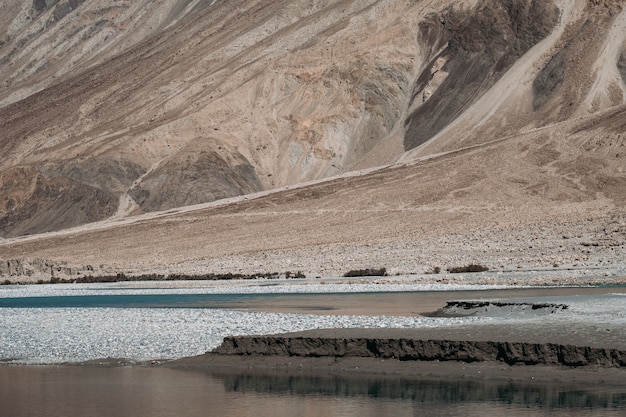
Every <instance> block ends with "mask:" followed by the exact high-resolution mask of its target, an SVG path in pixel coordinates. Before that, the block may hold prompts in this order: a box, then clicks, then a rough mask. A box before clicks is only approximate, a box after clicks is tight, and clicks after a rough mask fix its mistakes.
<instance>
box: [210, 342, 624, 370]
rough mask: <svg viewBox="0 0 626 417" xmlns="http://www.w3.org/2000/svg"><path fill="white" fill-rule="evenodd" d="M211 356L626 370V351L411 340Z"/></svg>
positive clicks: (288, 345) (242, 346)
mask: <svg viewBox="0 0 626 417" xmlns="http://www.w3.org/2000/svg"><path fill="white" fill-rule="evenodd" d="M211 353H213V354H220V355H239V356H278V357H336V358H345V357H355V358H380V359H397V360H400V361H458V362H468V363H469V362H485V361H494V362H503V363H506V364H509V365H520V364H523V365H550V366H568V367H582V366H600V367H626V351H624V350H621V349H607V348H598V347H590V346H575V345H567V344H558V343H525V342H500V341H475V340H420V339H411V338H394V339H389V338H320V337H303V336H294V337H292V336H289V335H277V336H243V337H238V336H231V337H226V338H224V341H223V343H222V344H221V345H220V346H218V347H217V348H216V349H214V350H213V351H212V352H211Z"/></svg>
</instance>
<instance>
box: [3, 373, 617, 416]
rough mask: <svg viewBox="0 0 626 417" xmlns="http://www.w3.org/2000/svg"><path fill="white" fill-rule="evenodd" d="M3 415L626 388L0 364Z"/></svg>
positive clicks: (557, 409) (264, 411) (432, 410)
mask: <svg viewBox="0 0 626 417" xmlns="http://www.w3.org/2000/svg"><path fill="white" fill-rule="evenodd" d="M0 404H2V413H1V415H2V416H5V417H13V416H16V417H17V416H50V417H56V416H58V417H61V416H63V417H74V416H77V417H78V416H81V417H82V416H92V417H99V416H119V417H124V416H133V417H141V416H151V417H160V416H275V417H280V416H359V417H368V416H394V417H396V416H448V417H454V416H480V417H490V416H498V417H500V416H503V415H508V416H547V415H550V416H570V415H576V416H623V415H625V414H626V388H625V389H622V390H620V389H618V390H615V389H613V390H610V391H603V390H601V389H596V390H590V391H583V390H580V389H567V388H563V387H560V388H559V387H556V386H532V385H527V386H524V385H512V384H505V385H496V384H485V383H473V382H470V381H460V382H432V381H430V382H428V381H410V380H401V379H397V380H394V379H343V378H331V377H326V378H322V377H319V378H317V377H316V378H313V377H304V376H286V375H272V376H267V375H266V376H262V375H254V374H248V375H242V374H233V373H221V374H220V373H219V372H217V371H204V370H176V369H163V368H142V367H123V368H106V367H90V366H69V367H67V366H65V367H64V366H60V367H28V366H3V367H0Z"/></svg>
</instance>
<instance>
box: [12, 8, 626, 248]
mask: <svg viewBox="0 0 626 417" xmlns="http://www.w3.org/2000/svg"><path fill="white" fill-rule="evenodd" d="M565 3H567V2H565ZM27 6H29V5H28V4H24V3H22V4H20V3H18V2H11V3H9V5H8V6H7V11H8V12H10V13H7V14H6V15H5V17H4V18H3V22H4V27H5V28H6V29H5V33H6V34H5V36H4V38H5V39H4V41H3V44H2V49H0V53H1V54H2V59H1V61H0V62H1V63H2V65H3V69H6V71H2V73H3V74H4V75H3V80H0V81H3V82H4V86H3V88H2V90H1V91H0V98H3V103H4V107H3V108H1V109H0V117H1V121H0V123H2V126H1V127H2V129H1V130H0V135H2V136H1V137H0V146H1V153H2V155H4V157H3V158H2V160H1V161H0V170H1V171H0V177H1V178H3V179H2V180H1V181H2V182H3V183H10V182H11V181H12V178H15V177H16V176H24V175H27V174H28V176H29V180H28V183H30V184H32V185H31V186H28V187H26V186H22V187H21V189H19V190H14V191H12V193H11V195H12V196H11V197H10V198H6V199H5V200H4V201H3V202H1V205H2V206H1V207H0V216H2V217H0V229H1V230H3V231H4V232H3V233H4V234H5V236H15V235H20V234H25V233H35V232H41V231H47V230H56V229H60V228H63V227H67V226H68V225H71V224H74V225H77V224H81V223H84V222H85V221H93V220H94V219H103V218H106V217H109V216H113V215H117V216H120V215H125V214H129V213H132V212H141V211H154V210H164V209H169V208H173V207H179V206H184V205H187V204H196V203H201V202H206V201H212V200H216V199H220V198H224V197H229V196H234V195H240V194H245V193H250V192H254V191H259V190H267V189H272V188H275V187H280V186H283V185H288V184H296V183H299V182H302V181H307V180H312V179H319V178H324V177H327V176H329V175H333V174H337V173H341V172H346V171H349V170H351V169H353V168H363V167H371V166H379V165H383V164H385V163H389V162H393V161H394V160H396V159H397V158H400V157H401V156H402V154H403V151H404V148H406V149H410V148H413V147H415V146H416V145H418V144H420V143H423V142H425V141H428V139H429V138H430V137H432V136H433V135H435V134H437V133H438V132H439V131H440V130H441V129H443V128H444V127H446V126H447V125H448V124H449V123H450V122H452V121H454V120H455V119H456V118H457V116H459V115H460V114H462V113H463V112H464V111H466V110H467V109H468V108H469V107H470V106H471V105H473V104H475V103H477V102H479V99H480V97H481V96H482V94H483V93H485V92H487V91H490V90H489V88H490V87H492V86H494V84H495V83H496V82H497V81H498V80H499V79H500V78H501V77H502V76H503V75H504V74H507V70H509V69H511V68H512V67H513V68H514V65H515V63H516V62H517V60H519V58H520V57H522V56H524V53H526V52H527V51H528V50H529V49H530V48H532V47H533V46H535V45H536V44H537V43H538V42H540V41H541V40H542V39H543V38H545V37H546V36H548V35H549V34H550V33H551V32H552V31H553V29H554V28H555V27H557V26H558V25H559V24H560V25H561V26H563V25H565V24H569V22H567V23H566V22H563V21H562V20H561V21H560V20H559V13H560V12H559V9H558V8H557V7H556V6H555V5H554V4H553V3H552V2H543V1H531V0H515V1H513V0H508V1H505V2H500V1H494V0H481V1H466V2H439V1H437V2H435V1H425V0H424V1H418V2H405V1H399V0H389V1H374V0H359V1H357V0H354V1H348V0H344V1H328V0H327V1H318V2H308V1H293V0H292V1H287V0H283V1H276V2H258V1H250V0H247V1H229V2H225V1H210V2H209V1H204V2H203V1H189V0H187V1H183V0H179V1H174V0H170V1H160V2H157V1H148V0H145V1H142V2H134V3H133V4H132V5H130V4H128V3H124V2H115V1H104V2H102V1H100V2H95V1H78V0H74V1H52V0H51V1H45V2H44V1H35V2H34V3H33V4H32V5H30V7H27ZM598 8H601V5H598V6H596V7H594V8H591V9H593V10H591V9H590V10H589V11H584V13H588V14H590V13H592V12H593V13H595V10H596V9H598ZM605 14H606V16H609V14H608V12H607V13H605ZM27 15H28V16H27ZM29 16H30V17H29ZM568 16H569V15H568ZM602 16H604V15H602ZM598 19H600V18H598ZM602 19H604V20H603V21H602V23H606V21H609V20H610V17H603V18H602ZM613 68H617V60H615V64H614V65H613ZM616 71H617V70H616ZM37 91H38V92H37ZM620 91H621V90H620ZM601 107H602V106H601ZM452 142H455V140H454V139H452ZM451 146H452V147H454V145H451ZM448 148H450V147H448ZM4 178H6V179H4ZM4 187H6V186H4ZM77 195H81V198H80V199H79V198H77V197H76V196H77ZM85 201H89V203H88V204H84V202H85Z"/></svg>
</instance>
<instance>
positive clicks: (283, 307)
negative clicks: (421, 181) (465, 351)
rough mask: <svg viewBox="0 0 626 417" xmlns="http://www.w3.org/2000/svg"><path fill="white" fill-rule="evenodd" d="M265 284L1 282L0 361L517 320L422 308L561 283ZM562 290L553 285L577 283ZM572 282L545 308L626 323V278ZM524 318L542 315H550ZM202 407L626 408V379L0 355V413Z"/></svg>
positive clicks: (522, 293)
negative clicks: (328, 373) (480, 377)
mask: <svg viewBox="0 0 626 417" xmlns="http://www.w3.org/2000/svg"><path fill="white" fill-rule="evenodd" d="M194 285H196V284H194ZM360 288H363V287H360ZM311 289H314V290H316V291H318V292H319V291H321V290H323V289H324V288H323V287H322V286H319V287H315V288H311ZM373 289H375V288H374V287H373ZM267 290H271V289H270V288H267V289H263V288H256V289H255V290H250V289H246V290H245V291H252V292H253V293H230V292H229V293H223V290H219V291H217V290H215V288H193V289H147V290H146V289H145V288H127V287H125V286H120V285H115V284H113V285H94V286H61V285H58V286H31V287H28V288H18V287H5V288H0V360H2V361H4V362H7V363H22V364H25V363H26V364H29V363H30V364H32V363H39V364H55V363H62V362H68V361H69V362H76V361H84V360H90V359H95V358H104V357H120V358H121V357H124V358H130V359H134V360H146V359H159V358H176V357H181V356H187V355H193V354H200V353H204V352H205V351H206V350H209V349H211V348H212V347H214V346H216V345H217V344H218V343H219V342H220V341H221V339H222V338H223V337H224V336H227V335H232V334H264V333H277V332H286V331H296V330H305V329H312V328H324V327H404V328H415V327H420V326H421V327H440V326H454V325H456V324H459V323H460V324H463V323H467V322H468V321H474V320H486V321H493V320H510V318H508V317H504V318H493V317H491V318H473V317H470V318H459V319H450V318H448V319H442V318H431V317H421V316H419V315H418V314H417V313H418V312H424V311H432V310H433V309H435V308H437V307H440V306H441V305H442V303H443V302H444V300H446V299H459V298H468V297H469V298H481V297H507V298H508V297H535V296H537V295H540V294H541V295H550V291H553V290H549V289H543V290H540V294H539V293H535V292H533V291H536V290H513V291H510V290H497V291H492V292H488V291H485V292H475V291H473V292H467V291H465V292H446V291H430V290H429V291H409V292H407V291H406V288H403V291H404V292H397V293H370V294H367V293H354V294H332V293H331V294H320V293H317V294H311V293H309V294H306V293H304V294H293V293H292V294H276V293H265V292H264V291H267ZM431 290H432V289H431ZM220 291H222V292H220ZM229 291H230V290H229ZM556 291H557V292H555V293H554V296H555V297H556V295H557V294H558V295H559V297H563V294H567V293H568V290H563V289H559V290H556ZM571 291H573V293H571V294H567V297H568V298H566V299H565V301H567V302H568V303H571V305H572V307H571V308H570V309H569V310H567V311H566V312H563V313H562V317H556V316H555V317H551V318H550V319H549V320H553V321H554V323H555V325H558V326H561V325H562V323H567V322H568V321H571V320H572V319H576V320H579V319H581V317H583V318H584V319H585V320H590V321H591V323H592V324H594V325H595V324H597V325H598V326H600V324H601V325H602V328H603V329H605V328H606V327H607V326H613V327H615V328H616V329H623V328H624V324H625V323H626V318H625V313H624V311H626V308H625V307H626V296H624V295H623V294H624V292H625V289H624V288H616V289H609V290H603V289H584V290H578V289H577V290H571ZM555 300H557V301H559V302H562V301H563V299H562V298H558V297H557V298H555ZM252 310H257V311H252ZM313 313H315V314H313ZM328 313H333V314H334V315H329V314H328ZM365 313H369V314H371V315H375V316H371V315H368V314H365ZM516 320H518V319H516ZM524 320H525V321H524V323H526V324H527V325H528V326H531V327H532V326H536V325H539V324H540V323H545V322H546V320H547V319H546V318H541V317H539V318H537V317H531V318H528V319H524ZM605 331H606V330H605ZM603 334H604V333H603ZM604 337H606V336H604ZM201 415H202V416H213V415H215V416H294V415H298V416H320V415H325V416H359V417H367V416H394V417H396V416H423V415H424V416H425V415H427V416H439V415H441V416H448V417H453V416H480V417H489V416H502V415H507V416H510V417H513V416H546V415H550V416H570V415H577V416H624V415H626V381H625V384H624V388H621V387H617V388H616V387H614V386H613V387H612V388H610V389H605V388H604V387H602V386H597V387H588V388H585V389H581V388H580V386H578V387H577V388H571V387H567V386H562V385H561V386H559V385H550V386H546V385H535V384H529V385H521V384H495V383H492V384H489V383H483V382H480V383H477V382H471V381H467V380H463V381H456V382H441V381H439V382H436V381H420V380H410V379H400V378H396V379H393V378H389V379H376V378H369V379H368V378H366V377H360V378H355V377H352V378H350V377H348V378H343V377H316V378H312V377H306V376H293V375H292V376H286V375H277V374H272V375H261V374H250V373H248V374H246V373H241V372H239V373H236V372H234V371H233V372H231V373H224V372H221V373H220V372H218V371H216V370H212V371H210V370H197V369H196V370H183V369H168V368H153V367H141V366H135V367H94V366H85V365H72V366H56V365H55V366H50V365H46V366H39V365H38V366H24V365H4V366H0V416H2V417H12V416H51V417H55V416H59V417H60V416H63V417H73V416H93V417H99V416H120V417H123V416H133V417H137V416H139V417H140V416H154V417H159V416H201Z"/></svg>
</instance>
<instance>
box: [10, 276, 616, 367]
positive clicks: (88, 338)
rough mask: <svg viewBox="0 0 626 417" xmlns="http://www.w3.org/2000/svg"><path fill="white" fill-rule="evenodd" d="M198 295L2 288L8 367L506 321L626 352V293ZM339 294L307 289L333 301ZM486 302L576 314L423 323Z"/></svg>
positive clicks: (193, 291) (217, 291) (117, 288)
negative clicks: (293, 335) (450, 303)
mask: <svg viewBox="0 0 626 417" xmlns="http://www.w3.org/2000/svg"><path fill="white" fill-rule="evenodd" d="M137 285H139V284H137ZM179 285H181V286H184V285H187V284H186V283H179ZM193 285H196V287H183V288H145V287H132V286H129V285H126V284H94V285H42V286H25V287H20V286H7V287H0V330H1V331H0V361H7V362H18V363H31V364H32V363H36V364H53V363H63V362H80V361H88V360H92V359H99V358H105V357H118V358H129V359H134V360H150V359H174V358H180V357H183V356H192V355H199V354H202V353H204V352H206V351H208V350H211V349H213V348H215V347H216V346H217V345H218V344H219V343H221V341H222V339H223V338H224V337H226V336H232V335H253V334H255V335H256V334H270V333H285V332H293V331H301V330H310V329H319V328H351V327H363V328H380V327H388V328H433V327H437V328H441V327H446V326H458V325H465V324H477V323H482V324H488V323H496V322H499V321H502V320H506V321H507V322H512V321H514V322H515V323H516V325H515V329H518V330H522V329H526V330H527V332H528V333H530V334H532V332H533V329H536V328H537V326H543V327H545V326H551V327H550V328H554V329H555V330H559V329H561V330H562V329H568V328H569V327H570V326H571V325H572V323H574V322H584V326H583V327H584V329H591V330H592V331H593V333H594V334H593V335H592V336H593V337H594V338H596V333H597V335H598V336H601V337H602V340H604V341H605V342H607V343H608V342H611V343H612V344H613V345H615V346H621V345H622V342H621V338H623V328H624V326H625V325H626V296H624V295H623V294H624V292H625V291H626V290H625V289H624V288H623V287H622V288H612V289H602V288H578V289H563V288H559V289H549V288H541V289H508V290H502V289H499V290H482V291H467V290H464V291H433V290H432V288H430V287H426V290H422V291H413V292H383V293H381V292H379V293H373V292H370V293H355V292H352V293H328V292H326V293H317V294H316V293H308V294H306V293H295V294H285V293H282V294H278V293H275V292H270V293H265V291H274V290H276V287H261V286H258V285H257V286H254V287H247V288H245V289H244V288H242V287H239V290H241V291H243V293H239V294H238V293H234V292H232V291H233V290H234V289H233V287H227V288H224V287H220V288H218V287H214V286H206V287H198V286H197V285H199V284H198V283H193ZM284 287H288V286H287V285H285V286H284ZM329 287H331V286H330V285H325V286H323V285H317V286H306V289H307V290H308V291H317V290H320V289H322V288H323V289H325V290H326V291H328V288H329ZM362 288H364V287H363V284H360V285H357V286H352V287H351V289H352V291H355V290H357V289H362ZM375 288H379V289H380V288H385V289H387V288H389V287H387V286H385V287H381V286H378V285H373V286H372V288H371V289H375ZM235 289H236V288H235ZM287 289H288V288H283V289H282V290H283V291H285V290H287ZM304 289H305V288H298V290H299V291H303V290H304ZM224 290H228V291H224ZM252 291H254V292H256V293H253V292H252ZM223 292H226V293H223ZM617 292H619V293H620V294H617ZM540 296H541V297H540ZM538 297H539V298H538ZM479 298H480V299H486V298H487V299H489V298H500V299H508V300H512V299H516V300H520V299H522V300H523V299H525V300H531V301H538V302H559V303H561V302H563V303H567V304H571V305H572V308H570V309H568V310H565V311H562V312H559V313H558V314H551V315H550V317H536V314H529V313H528V312H523V311H522V312H520V311H513V312H512V313H511V312H506V311H499V312H494V311H489V312H488V314H486V313H481V314H479V315H477V316H472V317H456V318H441V317H423V316H420V315H419V313H421V312H426V311H434V310H435V309H437V308H439V307H442V306H443V305H444V304H445V301H446V300H458V299H479ZM531 312H532V310H531ZM331 314H332V315H331ZM587 333H588V332H587ZM581 334H582V333H581ZM568 335H569V334H568ZM569 336H571V335H569ZM583 336H584V337H583V338H587V339H588V338H589V337H591V336H589V335H588V334H586V333H585V334H584V335H583Z"/></svg>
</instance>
